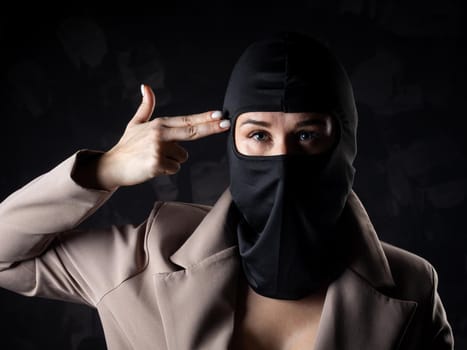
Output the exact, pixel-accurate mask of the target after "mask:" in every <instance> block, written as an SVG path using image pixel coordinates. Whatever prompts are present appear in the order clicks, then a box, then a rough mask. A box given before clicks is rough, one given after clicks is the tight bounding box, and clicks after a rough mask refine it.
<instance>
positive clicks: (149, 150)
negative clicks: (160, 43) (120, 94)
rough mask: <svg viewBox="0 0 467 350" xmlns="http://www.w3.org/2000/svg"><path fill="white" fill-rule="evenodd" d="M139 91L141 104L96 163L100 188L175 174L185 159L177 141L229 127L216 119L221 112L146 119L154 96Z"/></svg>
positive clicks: (204, 135)
mask: <svg viewBox="0 0 467 350" xmlns="http://www.w3.org/2000/svg"><path fill="white" fill-rule="evenodd" d="M141 89H142V93H143V101H142V103H141V105H140V106H139V108H138V110H137V112H136V114H135V115H134V116H133V118H132V119H131V120H130V121H129V122H128V124H127V126H126V129H125V132H124V134H123V136H122V137H121V138H120V140H119V141H118V143H117V144H116V145H115V146H113V147H112V148H111V149H110V150H109V151H107V152H106V153H104V154H103V156H102V157H101V158H100V160H99V164H98V167H97V174H96V175H97V177H98V182H99V183H100V185H101V186H102V187H103V188H107V189H114V188H116V187H118V186H130V185H136V184H139V183H142V182H145V181H147V180H149V179H151V178H153V177H155V176H158V175H170V174H175V173H176V172H178V171H179V170H180V165H181V163H183V162H185V161H186V160H187V159H188V153H187V151H186V150H185V149H184V148H183V147H181V146H180V145H179V144H178V143H177V142H178V141H190V140H196V139H199V138H202V137H206V136H209V135H213V134H217V133H221V132H224V131H226V130H228V128H229V127H230V122H229V121H228V120H222V121H221V120H220V118H221V112H214V111H209V112H205V113H200V114H193V115H185V116H179V117H159V118H155V119H153V120H149V119H150V117H151V115H152V113H153V111H154V107H155V105H156V97H155V95H154V92H153V91H152V89H151V88H150V87H149V86H145V85H142V86H141Z"/></svg>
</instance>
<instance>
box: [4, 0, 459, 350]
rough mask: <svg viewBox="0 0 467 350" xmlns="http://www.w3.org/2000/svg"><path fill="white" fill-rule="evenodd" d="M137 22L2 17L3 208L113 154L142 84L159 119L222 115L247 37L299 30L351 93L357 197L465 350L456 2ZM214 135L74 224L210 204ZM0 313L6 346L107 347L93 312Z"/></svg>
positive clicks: (262, 10) (281, 9) (272, 9)
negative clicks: (325, 53)
mask: <svg viewBox="0 0 467 350" xmlns="http://www.w3.org/2000/svg"><path fill="white" fill-rule="evenodd" d="M179 5H180V3H179ZM139 13H140V15H138V16H119V17H118V16H102V15H97V14H95V13H92V12H89V11H88V12H86V11H81V12H80V14H63V15H57V16H50V15H49V16H43V15H39V14H37V15H36V16H34V17H28V18H25V17H23V15H22V14H16V13H3V14H2V15H0V19H1V23H0V45H1V46H0V47H1V54H0V62H1V64H0V79H1V81H0V99H1V103H0V116H1V121H0V123H1V124H0V128H1V137H0V146H1V148H0V155H1V158H2V162H1V172H0V184H1V186H0V197H1V200H3V199H4V198H6V197H7V196H8V195H9V194H10V193H11V192H13V191H14V190H16V189H18V188H20V187H21V186H23V185H24V184H26V183H27V182H28V181H30V180H32V179H33V178H34V177H36V176H38V175H40V174H41V173H43V172H45V171H47V170H49V169H51V168H52V167H53V166H55V165H57V164H58V163H59V162H60V161H62V160H64V159H65V158H66V157H68V156H70V155H71V154H73V153H74V152H76V151H77V150H79V149H82V148H89V149H99V150H107V149H109V148H110V147H111V146H113V145H114V144H115V143H116V142H117V141H118V139H119V137H120V135H121V134H122V132H123V130H124V128H125V126H126V123H127V122H128V121H129V119H130V118H131V116H132V115H133V113H134V111H135V109H136V108H137V106H138V104H139V102H140V99H141V98H140V90H139V85H140V83H142V82H144V83H146V84H148V85H150V86H152V88H153V89H154V91H155V93H156V96H157V106H156V111H155V115H159V116H160V115H168V116H169V115H182V114H191V113H197V112H203V111H206V110H209V109H220V108H221V107H222V100H223V93H224V89H225V86H226V84H227V80H228V77H229V74H230V70H231V68H232V66H233V64H234V62H235V61H236V59H237V58H238V56H239V55H240V53H241V52H242V51H243V49H244V48H245V47H246V46H247V45H248V44H249V43H250V42H251V41H253V40H256V39H259V38H261V37H262V36H263V35H266V34H268V33H269V32H271V31H278V30H297V31H302V32H305V33H310V34H313V35H315V36H317V37H318V38H321V39H322V40H324V41H325V42H326V43H327V44H328V45H329V46H330V47H331V48H332V49H333V50H334V51H335V52H336V54H337V55H338V56H339V57H340V59H341V61H342V62H343V64H344V66H345V67H346V69H347V70H348V72H349V75H350V78H351V80H352V83H353V86H354V90H355V96H356V100H357V107H358V111H359V117H360V120H359V132H358V146H359V151H358V156H357V160H356V163H355V166H356V169H357V173H356V179H355V186H354V189H355V191H356V192H357V194H358V195H359V196H360V198H361V199H362V201H363V203H364V205H365V206H366V208H367V211H368V212H369V214H370V217H371V218H372V220H373V223H374V226H375V228H376V230H377V232H378V234H379V236H380V238H382V239H383V240H386V241H388V242H390V243H393V244H396V245H398V246H400V247H403V248H405V249H407V250H409V251H412V252H414V253H416V254H419V255H421V256H423V257H425V258H426V259H428V260H429V261H430V262H431V263H432V264H433V265H434V266H435V268H436V269H437V271H438V274H439V292H440V294H441V297H442V299H443V301H444V304H445V307H446V310H447V313H448V318H449V320H450V322H451V324H452V326H453V328H454V332H455V338H456V341H457V348H458V349H460V348H466V346H467V345H466V344H467V303H466V302H465V297H466V296H467V238H466V233H467V232H466V226H467V225H466V223H465V215H466V213H467V200H466V195H467V176H466V173H467V171H466V170H467V169H466V150H467V147H466V129H465V127H466V122H465V121H464V119H465V118H466V113H465V101H466V100H467V99H466V97H467V96H466V95H467V94H466V89H465V81H466V79H467V70H466V67H465V64H466V58H467V57H466V56H467V55H466V45H465V44H466V42H465V29H466V28H465V20H466V16H465V12H464V9H463V8H462V2H461V1H460V0H459V1H455V0H447V1H444V2H442V3H441V2H435V1H423V2H422V1H412V2H410V3H408V2H401V1H389V0H384V1H381V0H356V1H355V0H334V1H324V0H322V1H303V2H300V3H297V4H294V5H293V6H291V5H290V6H288V7H287V6H285V5H278V4H275V3H271V2H269V3H268V4H267V5H266V4H265V5H264V6H257V7H253V8H252V7H251V6H250V7H242V8H238V7H234V6H233V5H229V3H223V4H221V3H214V2H213V3H212V4H210V6H205V7H204V6H203V8H200V7H198V5H197V6H194V5H186V4H184V5H183V6H182V7H181V6H177V3H173V5H171V6H168V5H165V6H161V5H159V4H158V3H157V2H155V3H153V8H152V9H151V10H147V11H145V9H144V8H143V7H142V8H141V9H140V12H139ZM143 14H144V15H143ZM225 136H226V135H225V134H223V135H216V136H213V137H210V138H207V139H203V140H199V141H196V142H191V143H185V144H184V146H185V147H186V148H187V149H188V151H189V152H190V159H189V161H188V162H187V163H186V164H185V165H184V166H183V167H182V170H181V171H180V172H179V173H178V174H177V175H175V176H171V177H160V178H157V179H154V180H152V181H148V182H146V183H144V184H141V185H138V186H134V187H131V188H121V189H119V190H118V191H117V193H115V194H114V196H113V197H112V198H111V199H110V200H109V201H108V202H107V203H106V204H105V205H104V206H103V207H102V208H101V209H100V210H99V211H98V212H97V213H95V214H94V215H93V216H92V217H91V218H90V219H89V220H88V221H87V222H85V223H84V224H83V226H84V227H91V226H92V227H96V226H97V227H104V226H107V225H109V224H111V223H113V224H120V223H128V222H133V223H139V222H142V221H143V220H144V219H145V218H146V216H147V215H148V214H149V211H150V209H151V207H152V204H153V202H154V201H155V200H179V201H188V202H191V201H194V202H199V203H205V204H213V203H214V201H215V200H216V198H217V197H218V196H219V194H220V193H221V192H222V191H223V190H224V189H225V187H226V186H227V184H228V172H227V165H226V160H225V155H224V149H225V144H224V143H225ZM0 234H1V233H0ZM129 307H131V306H129ZM0 310H1V311H0V348H1V349H28V350H29V349H48V350H53V349H61V350H63V349H73V350H75V349H80V350H83V349H105V344H104V340H103V334H102V329H101V325H100V321H99V318H98V316H97V314H96V312H95V311H94V310H93V309H91V308H88V307H85V306H80V305H75V304H69V303H63V302H58V301H49V300H44V299H38V298H36V299H32V298H27V297H23V296H18V295H15V294H12V293H11V292H8V291H6V290H0Z"/></svg>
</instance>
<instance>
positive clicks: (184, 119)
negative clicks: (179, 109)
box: [154, 111, 222, 128]
mask: <svg viewBox="0 0 467 350" xmlns="http://www.w3.org/2000/svg"><path fill="white" fill-rule="evenodd" d="M221 118H222V112H221V111H208V112H204V113H197V114H189V115H183V116H180V117H161V118H157V119H159V122H160V123H161V124H162V125H163V126H166V127H169V128H184V127H190V126H193V125H198V124H204V123H209V122H212V121H213V120H219V119H221ZM154 120H155V119H154Z"/></svg>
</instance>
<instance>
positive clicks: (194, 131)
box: [186, 125, 198, 139]
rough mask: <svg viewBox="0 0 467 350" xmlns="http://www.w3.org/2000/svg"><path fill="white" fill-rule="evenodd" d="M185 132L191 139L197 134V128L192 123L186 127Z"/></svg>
mask: <svg viewBox="0 0 467 350" xmlns="http://www.w3.org/2000/svg"><path fill="white" fill-rule="evenodd" d="M186 133H187V137H188V138H189V139H193V138H195V137H196V135H197V134H198V128H197V127H196V126H194V125H191V126H189V127H187V128H186Z"/></svg>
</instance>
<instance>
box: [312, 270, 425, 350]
mask: <svg viewBox="0 0 467 350" xmlns="http://www.w3.org/2000/svg"><path fill="white" fill-rule="evenodd" d="M416 306H417V305H416V302H413V301H405V300H398V299H393V298H389V297H387V296H386V295H384V294H381V293H379V292H378V291H377V290H375V289H374V288H373V287H372V286H370V285H369V284H368V283H367V281H365V280H363V279H362V278H361V277H360V276H359V275H358V274H356V273H355V272H354V271H353V270H351V269H347V270H346V271H345V272H344V274H343V275H342V276H341V277H340V278H339V279H338V280H337V281H335V282H334V283H332V284H331V285H330V286H329V288H328V291H327V294H326V300H325V303H324V308H323V313H322V315H321V320H320V325H319V330H318V336H317V339H316V343H315V348H314V350H329V349H339V350H361V349H378V350H390V349H391V350H396V349H398V348H399V344H400V342H401V340H402V336H403V334H404V331H405V329H406V328H407V326H408V324H409V323H410V320H411V318H412V316H413V314H414V312H415V309H416Z"/></svg>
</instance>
